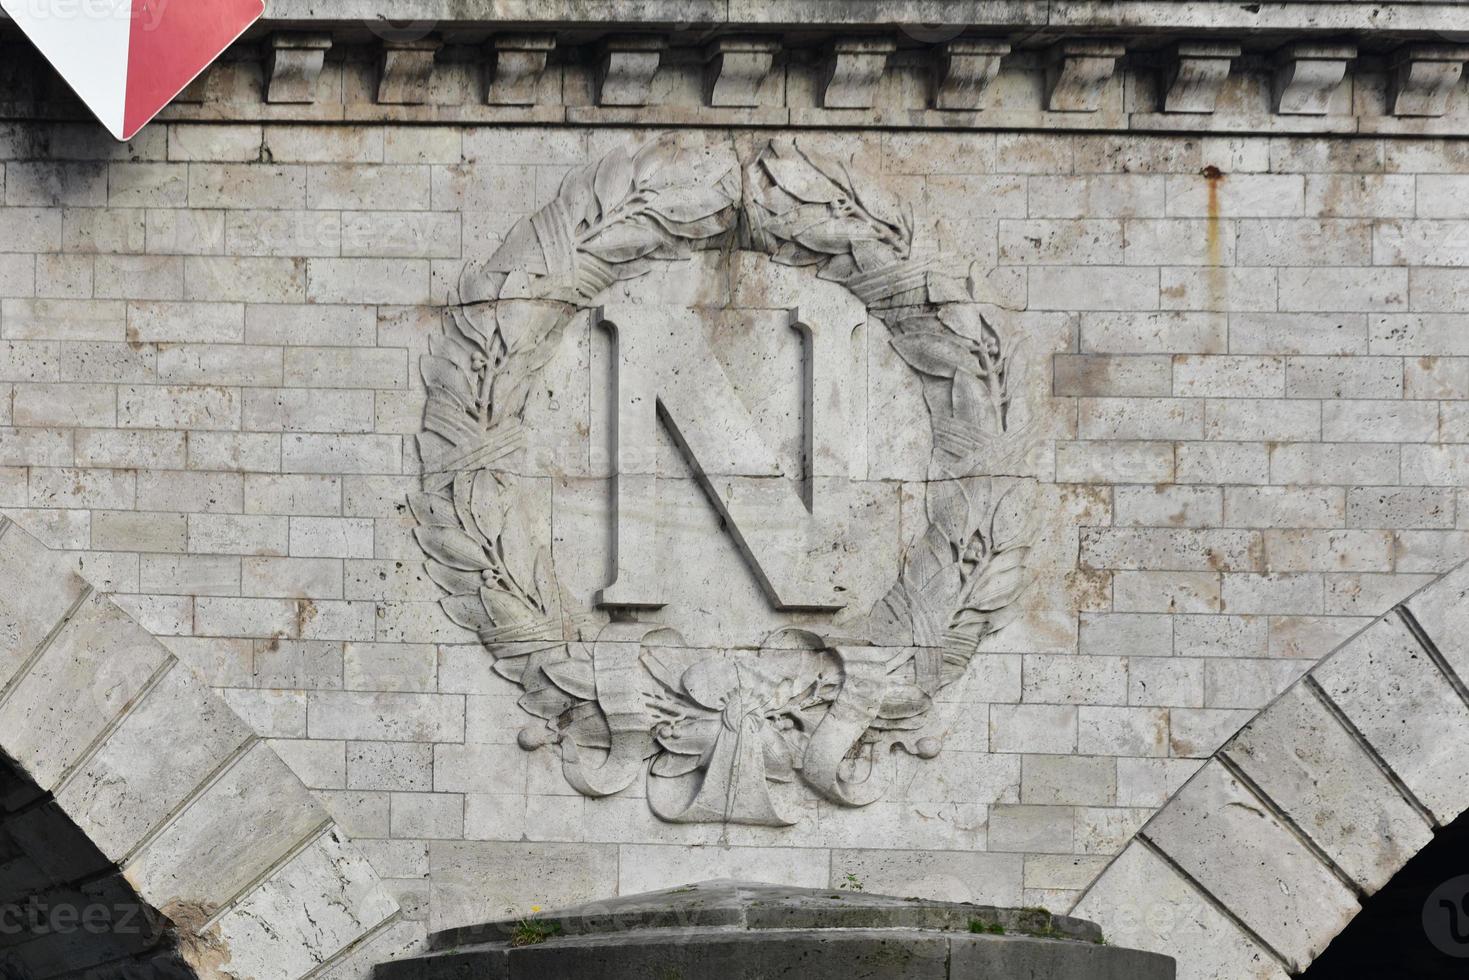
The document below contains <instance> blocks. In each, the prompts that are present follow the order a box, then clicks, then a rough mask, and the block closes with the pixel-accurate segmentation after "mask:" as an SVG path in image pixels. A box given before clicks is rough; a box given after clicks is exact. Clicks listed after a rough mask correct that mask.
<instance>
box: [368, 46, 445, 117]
mask: <svg viewBox="0 0 1469 980" xmlns="http://www.w3.org/2000/svg"><path fill="white" fill-rule="evenodd" d="M441 47H443V44H442V43H441V42H440V41H437V40H435V39H433V38H423V39H421V40H417V41H384V42H383V56H382V63H381V64H380V66H379V69H378V83H377V100H378V102H380V103H383V104H385V105H421V104H423V103H425V102H428V101H429V97H430V94H431V93H432V90H433V81H434V57H435V55H436V54H437V53H438V51H439V48H441Z"/></svg>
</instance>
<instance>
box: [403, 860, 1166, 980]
mask: <svg viewBox="0 0 1469 980" xmlns="http://www.w3.org/2000/svg"><path fill="white" fill-rule="evenodd" d="M524 921H525V920H521V921H520V922H516V921H504V922H499V923H492V924H488V925H483V926H475V927H471V928H467V929H457V930H452V931H450V932H446V933H439V934H437V935H435V936H433V937H432V938H431V940H430V946H431V948H432V949H433V950H436V951H438V952H435V953H431V954H430V955H428V956H424V957H420V958H416V959H409V960H400V961H397V962H394V963H390V964H385V965H384V966H382V967H380V968H379V975H380V976H382V977H385V978H402V980H409V978H412V980H419V978H422V980H434V978H447V977H453V976H461V975H465V974H466V973H470V972H472V973H474V975H476V976H480V975H485V976H495V975H502V976H509V975H515V976H533V977H540V976H546V977H551V976H557V977H580V976H588V977H591V976H607V977H611V976H621V975H627V974H641V973H648V972H653V973H657V972H659V971H663V972H668V971H677V972H678V974H679V975H680V976H684V977H691V978H698V977H706V976H707V977H715V976H723V975H726V974H728V973H730V972H734V973H737V974H744V973H747V972H749V971H751V970H755V971H761V970H776V971H783V970H788V969H789V968H790V967H791V965H792V964H793V963H801V964H803V969H804V970H805V971H806V972H813V971H814V974H815V975H817V976H821V977H833V978H835V977H839V976H852V975H856V976H882V977H913V978H935V980H948V978H955V980H958V978H975V980H978V978H980V977H989V976H1012V975H1013V976H1019V975H1025V976H1036V977H1041V976H1046V977H1051V976H1054V977H1062V976H1071V975H1073V974H1075V975H1085V976H1089V977H1098V978H1113V977H1115V978H1119V980H1120V978H1122V977H1129V978H1153V977H1157V978H1159V980H1166V978H1171V977H1172V976H1173V975H1174V974H1173V964H1172V963H1171V961H1169V960H1168V959H1167V958H1165V957H1161V956H1155V955H1151V954H1147V953H1139V952H1136V951H1133V950H1126V949H1115V948H1112V947H1110V946H1104V945H1101V944H1099V942H1098V940H1099V939H1100V934H1099V933H1098V932H1097V931H1096V929H1095V927H1094V926H1092V924H1091V923H1089V922H1083V921H1080V920H1076V919H1067V918H1063V917H1053V916H1049V915H1046V914H1044V913H1039V912H1035V911H1031V910H1025V911H1015V910H1011V909H995V908H990V907H985V906H976V905H957V904H942V903H935V902H920V901H917V900H912V899H895V898H886V897H881V896H871V895H866V894H863V893H861V892H851V893H840V892H837V893H833V892H830V891H817V890H814V889H791V888H779V887H777V886H773V885H759V884H754V883H750V882H732V881H710V882H703V883H700V884H697V885H691V886H687V887H685V888H680V889H674V890H672V891H665V892H654V893H650V894H645V895H637V896H631V897H628V898H622V899H617V900H613V901H609V902H605V903H598V904H593V905H586V906H580V907H575V908H569V909H564V910H561V911H558V912H554V913H550V914H548V915H546V916H545V917H543V918H538V919H536V920H534V921H536V922H539V923H544V925H545V928H546V929H547V930H549V931H550V932H551V936H550V938H549V939H546V940H545V941H543V942H540V943H533V944H519V943H516V942H515V941H514V940H513V939H512V936H513V934H514V933H515V932H516V930H517V929H521V928H524ZM981 933H993V934H991V935H982V934H981ZM1000 933H1003V935H999V934H1000ZM1032 936H1045V937H1047V938H1045V939H1037V938H1030V937H1032ZM1058 939H1059V940H1062V941H1057V940H1058Z"/></svg>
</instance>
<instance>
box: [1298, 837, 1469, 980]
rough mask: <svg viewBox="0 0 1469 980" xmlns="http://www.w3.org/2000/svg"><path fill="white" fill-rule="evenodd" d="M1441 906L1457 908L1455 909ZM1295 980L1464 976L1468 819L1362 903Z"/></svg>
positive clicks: (1468, 956) (1468, 926)
mask: <svg viewBox="0 0 1469 980" xmlns="http://www.w3.org/2000/svg"><path fill="white" fill-rule="evenodd" d="M1454 879H1461V880H1459V881H1455V880H1454ZM1442 902H1449V903H1451V904H1453V903H1457V904H1458V910H1457V911H1454V910H1453V909H1451V908H1450V907H1449V906H1447V905H1443V904H1441V903H1442ZM1430 933H1431V935H1430ZM1435 940H1437V942H1436V943H1435ZM1440 947H1443V948H1446V949H1451V950H1457V952H1458V953H1459V955H1458V956H1453V955H1449V954H1448V953H1446V952H1443V951H1441V949H1440ZM1300 976H1301V978H1302V980H1357V978H1360V977H1411V978H1413V980H1438V978H1444V980H1448V978H1454V980H1462V978H1464V977H1466V976H1469V814H1465V815H1464V816H1461V817H1459V818H1458V819H1457V820H1455V821H1454V822H1453V823H1451V824H1449V825H1448V826H1447V827H1444V828H1443V829H1441V830H1440V831H1439V832H1438V833H1437V834H1435V835H1434V838H1433V840H1432V841H1430V842H1429V844H1428V845H1427V846H1426V847H1424V848H1423V849H1422V850H1421V851H1419V852H1418V854H1417V855H1415V856H1414V857H1413V859H1412V860H1411V861H1409V862H1408V863H1407V864H1406V865H1404V866H1403V868H1402V870H1400V871H1399V872H1398V873H1397V874H1396V875H1394V876H1393V878H1392V880H1391V881H1389V882H1388V883H1387V885H1386V887H1384V888H1383V889H1382V890H1381V891H1379V892H1378V893H1377V894H1375V895H1373V896H1372V897H1371V898H1369V899H1367V900H1366V901H1365V902H1364V903H1363V905H1362V911H1361V912H1360V913H1358V914H1357V917H1356V918H1354V919H1353V920H1352V922H1351V924H1350V925H1348V926H1347V927H1346V929H1344V930H1343V931H1342V933H1341V935H1339V936H1337V937H1336V938H1335V939H1334V940H1332V942H1331V945H1330V946H1328V947H1327V948H1326V951H1325V952H1324V953H1322V954H1321V955H1320V956H1319V957H1317V958H1316V961H1315V962H1314V963H1312V964H1311V966H1310V967H1309V968H1308V969H1307V970H1306V971H1305V972H1304V973H1302V974H1300Z"/></svg>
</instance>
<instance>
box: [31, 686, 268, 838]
mask: <svg viewBox="0 0 1469 980" xmlns="http://www.w3.org/2000/svg"><path fill="white" fill-rule="evenodd" d="M250 735H251V731H250V729H249V728H248V727H247V726H246V725H245V724H244V723H243V722H241V720H240V719H239V718H238V717H237V716H236V715H235V713H234V712H233V711H231V710H230V709H229V708H228V707H227V706H226V705H225V703H224V702H223V701H222V700H220V699H217V698H215V697H213V696H212V695H211V694H210V693H209V691H208V689H207V688H205V687H204V685H203V684H202V683H200V682H199V680H198V679H197V678H196V677H195V676H194V674H193V672H192V671H190V670H189V669H188V668H187V667H186V666H184V665H183V664H175V665H174V666H173V667H172V668H170V669H169V671H168V673H167V674H165V675H164V676H163V677H162V679H161V680H159V682H158V683H157V684H156V685H155V686H153V687H152V688H151V689H150V690H149V691H148V692H147V694H146V695H145V696H144V697H143V699H142V701H141V702H140V703H139V704H138V705H137V707H135V708H134V709H133V710H132V711H130V712H129V713H128V715H127V717H125V718H124V719H123V721H122V723H121V725H119V726H118V728H117V729H116V730H115V731H114V732H112V733H111V734H110V735H109V736H108V737H107V740H106V741H105V742H104V743H103V744H102V745H101V747H100V748H99V749H98V750H97V752H96V753H95V754H94V755H93V756H92V757H91V758H90V759H88V760H87V761H86V763H85V764H83V765H82V767H81V768H80V769H79V770H78V771H77V773H76V775H75V776H74V777H73V778H71V779H70V780H68V781H67V783H66V785H65V786H64V787H63V788H62V790H61V792H60V793H59V794H58V796H57V799H58V800H59V801H60V802H61V804H62V806H64V807H65V808H66V811H67V813H68V814H69V815H70V816H71V818H72V819H73V820H75V821H76V822H77V823H78V824H79V825H80V826H81V827H82V828H83V829H85V830H86V832H87V834H88V836H89V837H91V839H92V842H93V843H94V844H96V845H97V847H98V848H99V849H101V850H102V852H103V853H104V854H107V855H108V856H109V857H111V858H113V859H114V860H117V859H120V858H121V857H122V856H124V855H126V854H127V853H129V852H130V851H131V850H132V849H133V848H134V847H136V846H137V845H138V844H139V843H141V841H142V840H143V838H144V836H145V835H146V834H147V833H148V832H150V831H151V830H152V829H153V828H155V827H157V826H158V825H159V824H160V823H161V822H162V821H163V820H164V819H165V818H166V817H167V816H168V815H169V814H170V813H171V812H172V811H173V810H174V809H175V808H176V807H178V805H179V804H180V803H182V802H183V801H184V799H185V798H186V796H187V794H189V793H190V792H192V791H193V789H194V788H195V787H196V786H198V785H199V783H200V782H202V781H203V780H204V779H205V778H206V777H208V776H209V775H210V774H211V773H212V772H213V771H214V770H215V769H216V768H217V767H218V766H219V765H220V764H221V763H222V762H224V761H225V759H226V758H228V757H229V755H230V754H231V753H232V752H234V751H236V750H237V749H239V747H241V746H242V745H243V744H244V743H245V741H246V739H248V738H249V737H250Z"/></svg>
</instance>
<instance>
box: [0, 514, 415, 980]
mask: <svg viewBox="0 0 1469 980" xmlns="http://www.w3.org/2000/svg"><path fill="white" fill-rule="evenodd" d="M0 574H3V577H4V581H5V582H6V589H5V591H4V594H3V597H0V630H3V635H4V636H5V638H6V644H5V648H4V661H3V666H0V743H3V745H4V750H5V754H6V756H7V757H8V758H9V759H10V760H12V761H13V763H14V764H15V765H16V766H17V767H18V768H19V769H20V771H21V772H22V773H24V775H25V777H28V778H29V780H30V781H31V782H32V783H34V787H33V790H34V791H35V793H37V794H38V795H39V794H44V795H43V796H41V798H40V799H26V800H24V801H20V802H22V804H23V806H22V808H21V809H20V810H19V812H18V813H16V814H15V815H12V816H8V817H7V820H6V842H7V846H8V847H11V848H14V847H15V846H16V845H17V844H19V845H20V846H21V848H22V850H23V851H28V854H27V857H26V858H25V859H22V860H14V859H13V856H12V857H11V858H7V863H6V872H5V881H4V887H5V894H6V895H7V896H8V901H13V902H21V901H23V900H24V898H25V896H26V895H35V894H38V893H39V894H42V895H45V896H46V897H47V898H48V899H49V903H48V904H46V905H44V906H42V907H43V908H47V909H49V908H53V907H56V908H59V907H61V906H63V904H65V903H68V902H69V901H73V900H72V899H71V897H70V896H71V895H73V894H74V895H78V896H82V897H81V898H79V899H77V900H75V902H76V904H74V905H73V906H72V911H73V912H75V913H76V914H77V915H81V914H82V913H85V914H86V915H87V916H88V917H89V918H83V919H80V920H79V919H78V918H77V917H76V916H73V918H72V919H71V923H72V924H71V926H68V925H67V924H66V921H65V920H63V919H61V918H60V917H59V913H58V914H57V916H56V917H55V918H54V919H51V920H48V921H49V926H50V927H49V928H43V927H39V926H38V927H36V928H35V931H34V934H33V935H27V934H26V933H25V932H24V931H21V933H20V936H19V941H15V939H13V938H12V937H13V936H14V935H15V932H16V930H13V929H12V930H10V931H8V932H7V934H6V935H7V942H6V948H5V951H4V962H5V965H6V966H7V968H9V969H13V970H18V971H21V972H20V973H19V974H18V975H23V976H35V977H46V976H55V975H58V974H60V973H65V972H68V971H71V970H76V969H81V968H83V967H90V968H92V972H89V973H88V975H89V976H96V977H110V976H116V977H123V976H129V975H144V974H147V975H150V976H151V975H154V974H153V973H151V972H149V971H150V970H158V969H163V971H164V972H163V973H160V974H158V975H174V976H182V975H183V974H181V973H175V972H172V971H171V970H169V969H166V968H164V967H163V966H162V965H161V961H159V960H154V959H147V960H146V961H145V960H143V959H135V957H154V956H162V955H166V952H167V950H168V949H172V950H173V951H174V952H175V955H176V956H177V957H178V959H179V960H182V961H183V962H184V963H187V964H188V966H189V967H190V968H191V969H192V970H193V974H192V975H195V976H198V977H200V978H202V980H209V978H216V977H217V978H227V977H228V978H244V977H266V976H269V977H282V978H285V977H306V976H313V977H315V976H329V975H337V976H359V975H363V972H364V970H365V969H366V968H367V967H370V966H371V965H372V964H373V963H374V962H375V961H377V960H379V959H382V958H384V957H386V956H388V955H391V954H392V953H394V952H397V951H399V950H401V949H403V948H405V947H407V946H410V945H411V944H412V943H413V941H414V939H415V938H416V937H415V935H414V928H413V924H412V923H411V922H409V921H407V920H405V919H404V918H403V917H402V914H401V912H400V910H399V907H398V903H397V902H396V901H395V900H394V899H393V897H392V895H391V894H389V892H388V891H387V890H386V889H384V888H383V886H382V884H381V883H380V881H379V880H378V877H377V875H376V874H375V873H374V872H373V870H372V868H371V866H370V865H369V864H368V863H367V861H366V859H365V858H364V857H363V855H362V854H361V853H360V852H359V851H358V850H357V849H356V848H355V847H354V846H353V845H352V844H351V842H350V841H348V840H347V839H346V837H345V835H344V834H343V833H342V831H341V829H340V828H339V827H338V826H337V825H336V823H335V821H333V820H332V818H331V817H330V816H329V815H328V814H327V812H326V811H325V810H324V809H323V808H322V807H321V806H320V804H319V803H318V802H317V801H316V800H315V799H314V798H313V797H312V795H311V793H310V791H308V790H307V789H306V787H305V786H303V785H302V784H301V782H300V780H299V779H297V778H296V776H295V775H294V774H293V773H292V772H291V770H290V768H289V767H287V765H286V764H285V763H284V762H283V761H281V759H280V757H279V756H278V755H276V753H275V752H273V751H272V750H271V748H270V747H269V746H268V745H267V744H266V743H265V742H264V741H263V740H262V739H261V738H260V737H259V735H257V734H256V733H255V732H254V731H252V730H251V728H250V726H249V725H247V724H246V723H245V722H244V721H243V720H242V719H240V718H239V717H238V716H237V715H236V714H235V713H234V712H233V711H231V710H230V709H229V707H228V705H226V704H225V702H224V700H223V699H222V698H220V697H219V696H218V695H217V694H215V693H214V692H213V691H211V690H209V688H208V687H206V686H205V685H204V684H203V682H201V681H200V680H199V679H198V678H197V677H196V676H195V675H194V673H193V672H192V671H191V670H190V669H189V667H188V666H186V665H185V664H183V663H181V662H180V661H179V660H178V659H177V658H176V657H174V656H173V655H172V654H170V653H169V652H168V651H167V650H166V649H165V648H164V647H163V646H162V644H160V643H159V642H158V641H157V640H155V639H154V638H153V637H152V636H150V635H149V634H148V633H147V632H146V631H145V630H144V629H143V628H142V627H141V626H139V625H138V624H137V623H135V622H133V620H132V619H131V618H129V617H128V616H127V615H126V614H125V613H124V612H123V611H122V610H121V609H119V608H118V607H117V605H115V604H114V603H113V602H111V601H110V600H108V599H107V598H105V597H104V596H103V595H101V594H100V593H98V592H97V591H96V590H95V589H93V588H92V587H91V586H90V585H89V584H88V583H87V582H86V581H84V580H83V579H82V578H80V577H79V576H78V575H77V574H76V573H75V572H74V571H73V570H72V568H71V563H70V562H68V561H67V560H66V559H65V558H64V557H62V556H60V555H58V554H56V553H53V552H48V551H47V550H46V549H45V547H44V546H42V545H41V544H40V542H38V541H36V540H35V539H34V538H32V537H30V536H29V535H28V534H26V533H25V532H24V531H23V530H21V529H20V528H18V527H16V526H15V525H14V524H12V523H10V522H9V521H4V522H0ZM9 786H10V783H7V787H9ZM15 802H16V801H13V800H9V799H7V807H6V808H7V810H10V809H12V804H13V803H15ZM47 808H50V809H53V810H55V811H57V814H56V816H54V817H48V816H46V809H47ZM38 817H39V818H40V819H34V818H38ZM43 821H48V822H43ZM68 825H69V826H71V827H73V828H75V830H76V831H80V833H82V834H84V835H86V838H87V839H88V840H90V842H91V845H92V846H93V847H95V848H96V851H97V852H100V853H98V854H96V859H97V860H98V861H102V862H110V863H111V865H112V867H113V869H115V871H117V872H120V876H119V877H117V878H116V879H115V881H116V885H115V886H114V887H113V888H112V889H111V890H107V891H103V890H99V889H98V888H97V887H96V884H95V881H93V880H92V879H95V878H96V877H97V871H96V870H95V869H88V870H89V871H90V873H89V874H87V875H83V876H76V877H74V875H75V871H74V869H75V865H76V863H77V862H78V860H80V859H81V858H82V854H83V849H82V848H80V847H77V846H75V845H74V844H73V843H72V842H71V841H70V840H68V839H67V838H65V837H64V836H63V837H60V838H56V837H53V838H52V839H50V840H45V839H42V840H39V841H38V840H37V838H36V837H35V834H34V831H35V830H37V829H40V828H42V827H49V828H51V829H50V832H51V833H52V834H55V833H56V832H57V828H59V827H61V826H68ZM28 827H29V828H31V829H30V830H29V831H28V829H27V828H28ZM73 880H78V881H80V883H79V884H77V885H75V889H76V890H75V891H74V892H70V893H68V891H67V890H66V888H64V887H63V888H62V889H61V890H60V891H58V892H57V893H55V894H51V893H49V892H47V890H46V889H47V887H48V886H49V887H51V888H53V889H54V888H55V887H56V886H58V885H62V886H64V885H67V884H68V883H70V882H71V881H73ZM17 889H19V891H17ZM84 902H90V903H91V904H81V903H84ZM134 903H136V904H137V905H138V906H140V907H141V908H143V909H145V910H146V916H157V917H159V921H160V922H161V923H162V928H163V929H164V930H165V939H166V943H165V948H164V951H163V952H162V953H160V952H157V951H155V950H151V949H149V948H147V947H146V946H141V948H140V941H141V940H145V939H146V938H147V937H148V935H149V931H148V930H146V929H144V928H142V926H143V925H144V920H145V915H143V914H133V915H129V916H128V917H127V918H126V919H124V918H122V917H120V916H118V915H117V910H118V909H120V908H123V907H124V906H132V905H133V904H134ZM99 908H101V909H103V910H106V911H111V912H112V913H113V917H112V918H111V919H110V920H109V924H110V927H111V930H112V931H113V933H114V936H115V941H116V948H114V949H107V950H104V951H103V952H102V953H101V954H98V953H97V952H96V950H88V954H89V958H88V959H86V960H82V959H81V958H80V957H81V955H82V953H81V951H82V950H84V949H87V945H86V939H87V936H88V935H93V936H95V930H88V931H87V932H86V933H78V931H77V930H76V923H77V922H78V921H82V922H94V921H95V916H93V913H94V912H95V911H97V910H98V909H99ZM12 911H14V910H13V909H12ZM94 941H95V940H94ZM69 945H70V946H71V947H72V948H71V949H69V948H68V946H69ZM131 970H142V971H143V973H131V972H130V971H131Z"/></svg>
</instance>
